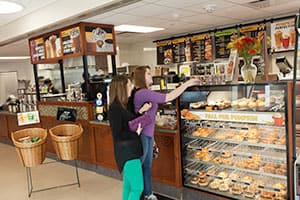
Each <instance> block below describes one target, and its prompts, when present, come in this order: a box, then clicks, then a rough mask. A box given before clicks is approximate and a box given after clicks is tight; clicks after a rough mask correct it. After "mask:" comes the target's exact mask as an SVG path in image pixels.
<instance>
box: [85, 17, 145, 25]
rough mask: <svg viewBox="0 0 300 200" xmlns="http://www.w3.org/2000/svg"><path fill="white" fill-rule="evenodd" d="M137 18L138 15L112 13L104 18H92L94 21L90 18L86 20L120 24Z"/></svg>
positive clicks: (128, 22)
mask: <svg viewBox="0 0 300 200" xmlns="http://www.w3.org/2000/svg"><path fill="white" fill-rule="evenodd" d="M138 19H139V17H138V16H133V15H126V14H114V15H111V16H108V17H106V18H101V19H97V18H94V21H90V20H87V21H89V22H94V23H103V24H114V25H120V24H130V22H131V21H136V20H138Z"/></svg>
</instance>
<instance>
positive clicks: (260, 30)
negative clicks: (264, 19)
mask: <svg viewBox="0 0 300 200" xmlns="http://www.w3.org/2000/svg"><path fill="white" fill-rule="evenodd" d="M265 30H266V25H265V24H264V23H261V24H254V25H250V26H243V27H241V28H240V35H241V36H243V35H245V36H249V37H253V38H255V37H263V34H264V31H265Z"/></svg>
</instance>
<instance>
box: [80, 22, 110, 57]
mask: <svg viewBox="0 0 300 200" xmlns="http://www.w3.org/2000/svg"><path fill="white" fill-rule="evenodd" d="M84 31H85V38H86V52H88V53H100V52H106V53H108V54H115V48H114V41H115V38H114V29H113V26H112V25H92V24H91V25H86V26H85V27H84Z"/></svg>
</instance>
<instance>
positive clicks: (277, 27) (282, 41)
mask: <svg viewBox="0 0 300 200" xmlns="http://www.w3.org/2000/svg"><path fill="white" fill-rule="evenodd" d="M294 25H295V20H294V19H288V20H281V21H276V22H274V23H272V24H271V50H272V52H281V51H288V50H294V49H295V41H296V32H295V27H294Z"/></svg>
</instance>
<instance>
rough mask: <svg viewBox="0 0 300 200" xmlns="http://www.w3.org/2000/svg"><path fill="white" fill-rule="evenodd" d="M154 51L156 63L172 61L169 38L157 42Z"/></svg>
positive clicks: (161, 63) (169, 62)
mask: <svg viewBox="0 0 300 200" xmlns="http://www.w3.org/2000/svg"><path fill="white" fill-rule="evenodd" d="M156 52H157V53H156V55H157V64H158V65H163V64H171V63H173V51H172V41H171V40H165V41H161V42H157V43H156Z"/></svg>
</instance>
